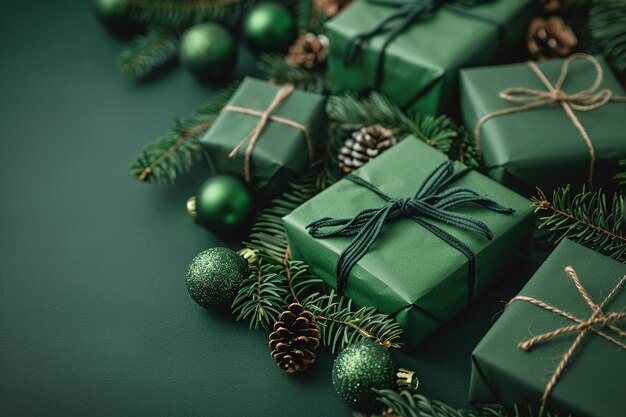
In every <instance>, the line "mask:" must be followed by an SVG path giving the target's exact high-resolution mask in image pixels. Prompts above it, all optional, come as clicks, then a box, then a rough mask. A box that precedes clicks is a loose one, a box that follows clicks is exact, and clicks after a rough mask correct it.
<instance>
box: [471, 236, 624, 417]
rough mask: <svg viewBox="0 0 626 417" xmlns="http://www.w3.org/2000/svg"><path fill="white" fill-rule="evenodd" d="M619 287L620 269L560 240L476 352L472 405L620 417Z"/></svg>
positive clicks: (621, 321)
mask: <svg viewBox="0 0 626 417" xmlns="http://www.w3.org/2000/svg"><path fill="white" fill-rule="evenodd" d="M624 281H626V265H624V264H622V263H620V262H617V261H615V260H613V259H610V258H608V257H606V256H603V255H601V254H599V253H597V252H594V251H592V250H590V249H587V248H585V247H583V246H581V245H579V244H577V243H574V242H572V241H569V240H564V241H563V242H561V243H560V244H559V245H558V247H557V248H556V249H555V250H554V252H553V253H552V254H551V255H550V257H549V258H548V259H547V260H546V261H545V263H544V264H543V265H542V266H541V267H540V268H539V270H538V271H537V272H536V273H535V275H534V276H533V277H532V278H531V279H530V281H529V282H528V283H527V284H526V286H525V287H524V288H523V289H522V290H521V291H520V293H519V294H518V295H517V296H516V297H514V298H513V299H512V300H511V301H510V302H509V303H508V305H507V307H506V309H505V311H504V313H503V314H502V315H501V316H500V318H499V319H498V320H497V322H496V323H495V324H494V325H493V327H492V328H491V330H489V332H488V333H487V334H486V335H485V337H484V338H483V339H482V340H481V342H480V343H479V344H478V346H477V347H476V349H475V350H474V352H473V354H472V377H471V383H470V396H469V399H470V402H472V403H474V404H476V405H487V404H492V403H499V404H503V405H504V406H506V407H508V408H509V409H513V407H514V405H515V404H520V405H523V406H524V407H525V406H527V405H530V406H532V407H533V408H534V409H535V411H536V412H537V414H538V411H539V410H540V409H541V408H542V407H543V408H544V410H546V411H549V412H553V413H556V414H558V415H559V416H568V415H572V416H576V417H621V416H624V414H625V413H626V396H625V395H624V374H625V373H626V289H625V288H622V287H623V286H624V285H623V284H624ZM544 415H545V414H544Z"/></svg>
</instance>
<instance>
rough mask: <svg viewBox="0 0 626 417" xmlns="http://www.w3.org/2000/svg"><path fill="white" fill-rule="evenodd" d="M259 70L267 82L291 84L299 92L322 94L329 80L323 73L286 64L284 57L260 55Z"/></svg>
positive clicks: (327, 87)
mask: <svg viewBox="0 0 626 417" xmlns="http://www.w3.org/2000/svg"><path fill="white" fill-rule="evenodd" d="M258 67H259V70H261V72H263V73H264V74H265V77H266V78H267V79H268V80H272V81H274V82H277V83H279V84H287V83H288V84H293V85H295V86H296V87H297V88H299V89H300V90H305V91H311V92H314V93H318V94H324V93H326V92H327V91H328V89H329V80H328V76H327V75H326V72H325V71H315V70H306V69H303V68H296V67H294V66H292V65H290V64H289V63H288V62H287V59H286V57H285V56H284V55H281V54H274V53H267V54H263V55H261V57H260V58H259V63H258Z"/></svg>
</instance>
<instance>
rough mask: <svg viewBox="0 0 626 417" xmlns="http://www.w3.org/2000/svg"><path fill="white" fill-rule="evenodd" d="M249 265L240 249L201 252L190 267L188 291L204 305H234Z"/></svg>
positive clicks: (188, 271)
mask: <svg viewBox="0 0 626 417" xmlns="http://www.w3.org/2000/svg"><path fill="white" fill-rule="evenodd" d="M247 272H248V265H247V264H246V261H244V260H243V258H242V257H241V256H239V255H238V254H237V252H235V251H233V250H231V249H227V248H211V249H208V250H205V251H204V252H200V253H199V254H198V255H196V257H195V258H193V260H192V261H191V263H190V264H189V268H188V269H187V291H188V292H189V295H191V298H193V300H194V301H195V302H196V303H198V304H200V305H201V306H202V307H206V308H209V309H211V310H216V311H222V310H226V309H228V308H229V307H230V305H231V304H232V302H233V299H234V298H235V295H236V294H237V291H238V290H239V287H240V286H241V282H242V281H243V279H244V278H245V277H246V274H247Z"/></svg>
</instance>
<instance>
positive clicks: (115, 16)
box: [94, 0, 143, 36]
mask: <svg viewBox="0 0 626 417" xmlns="http://www.w3.org/2000/svg"><path fill="white" fill-rule="evenodd" d="M94 7H95V9H96V15H97V16H98V19H99V20H100V22H102V24H104V25H105V26H106V27H107V28H108V29H109V31H111V32H113V33H114V34H116V35H119V36H132V35H136V34H138V33H139V32H140V31H141V30H142V29H143V28H142V25H140V24H138V23H136V22H133V21H131V19H130V16H129V10H130V5H129V2H128V0H95V3H94Z"/></svg>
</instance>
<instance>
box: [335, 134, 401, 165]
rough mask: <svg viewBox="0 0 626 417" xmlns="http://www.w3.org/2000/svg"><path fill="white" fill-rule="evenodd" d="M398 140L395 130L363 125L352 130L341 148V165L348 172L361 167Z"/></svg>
mask: <svg viewBox="0 0 626 417" xmlns="http://www.w3.org/2000/svg"><path fill="white" fill-rule="evenodd" d="M396 142H397V140H396V138H395V136H394V135H393V132H392V131H391V130H389V129H387V128H386V127H383V126H381V125H373V126H368V127H363V128H361V129H360V130H357V131H354V132H352V137H350V138H348V139H346V140H345V142H344V143H343V146H342V147H341V149H339V167H340V168H341V169H342V170H343V172H345V173H346V174H349V173H351V172H352V171H354V170H355V169H357V168H360V167H361V166H363V164H365V163H366V162H368V161H369V160H370V159H372V158H374V157H376V156H378V155H380V154H381V153H382V152H384V151H386V150H387V149H389V148H391V147H392V146H393V145H395V144H396Z"/></svg>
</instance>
